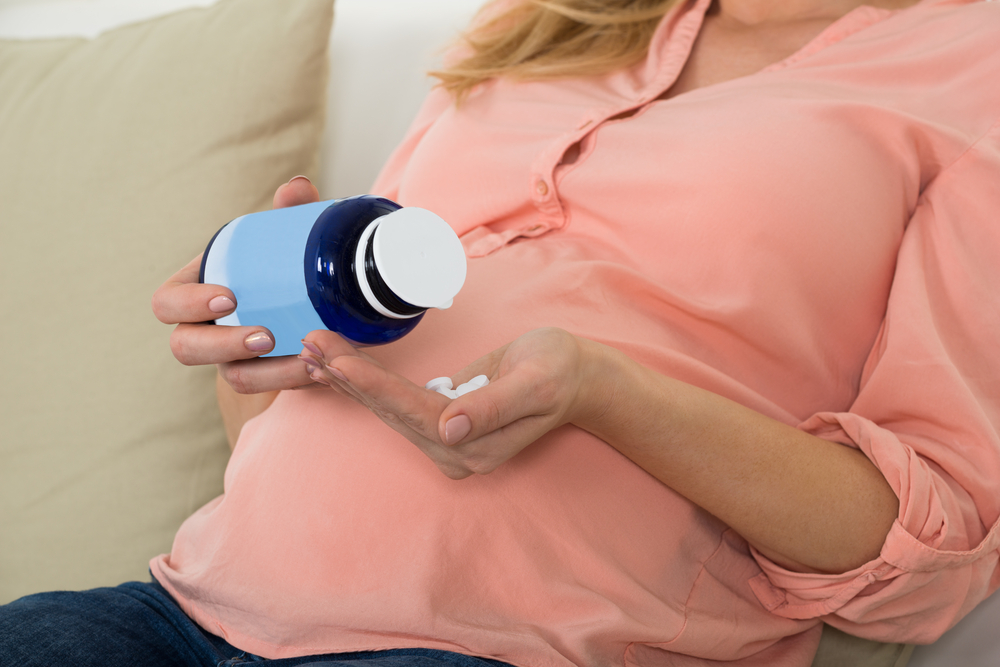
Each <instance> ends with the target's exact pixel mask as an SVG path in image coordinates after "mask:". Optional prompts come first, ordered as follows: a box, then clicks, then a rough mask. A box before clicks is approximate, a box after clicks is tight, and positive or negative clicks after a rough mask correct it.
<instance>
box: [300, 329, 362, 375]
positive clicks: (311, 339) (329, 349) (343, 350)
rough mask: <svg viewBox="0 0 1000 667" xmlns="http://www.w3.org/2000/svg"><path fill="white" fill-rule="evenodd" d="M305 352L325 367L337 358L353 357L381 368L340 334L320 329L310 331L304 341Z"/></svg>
mask: <svg viewBox="0 0 1000 667" xmlns="http://www.w3.org/2000/svg"><path fill="white" fill-rule="evenodd" d="M302 345H303V348H304V350H303V351H304V352H308V353H309V354H312V355H313V356H315V357H316V358H317V359H319V360H320V361H322V362H323V365H324V366H325V365H326V364H328V363H330V362H331V361H333V360H334V359H336V358H337V357H344V356H351V357H358V358H360V359H364V360H365V361H368V362H369V363H372V364H375V365H376V366H381V364H380V363H379V362H378V361H376V360H375V359H374V358H372V357H371V356H370V355H368V354H366V353H365V352H362V351H361V350H359V349H358V348H356V347H354V345H352V344H351V343H350V342H349V341H348V340H346V339H345V338H344V337H343V336H341V335H340V334H338V333H336V332H333V331H328V330H325V329H319V330H317V331H310V332H309V333H308V334H307V335H306V337H305V338H304V339H303V340H302Z"/></svg>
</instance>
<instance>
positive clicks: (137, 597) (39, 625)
mask: <svg viewBox="0 0 1000 667" xmlns="http://www.w3.org/2000/svg"><path fill="white" fill-rule="evenodd" d="M257 663H260V664H261V667H265V665H266V666H267V667H307V666H308V667H509V665H506V663H502V662H498V661H495V660H487V659H480V658H474V657H470V656H466V655H461V654H459V653H450V652H448V651H438V650H434V649H394V650H390V651H372V652H363V653H340V654H327V655H317V656H306V657H301V658H283V659H281V660H266V659H264V658H261V657H259V656H256V655H252V654H249V653H244V652H243V651H240V650H239V649H238V648H236V647H234V646H232V645H231V644H229V643H228V642H226V641H225V640H224V639H222V638H221V637H216V636H215V635H212V634H209V633H207V632H205V631H204V630H202V629H201V628H200V627H199V626H198V625H197V624H196V623H195V622H194V621H192V620H191V619H190V618H188V617H187V615H185V614H184V612H183V611H181V609H180V607H178V606H177V604H176V603H175V602H174V600H173V599H172V598H171V597H170V595H169V594H168V593H167V592H166V590H164V589H163V587H162V586H160V585H159V584H158V583H156V582H155V581H154V582H152V583H140V582H129V583H127V584H122V585H121V586H117V587H115V588H96V589H94V590H90V591H78V592H71V591H59V592H54V593H39V594H37V595H29V596H27V597H23V598H21V599H20V600H15V601H14V602H11V603H10V604H7V605H3V606H0V667H42V666H44V667H70V666H72V667H233V666H235V665H243V664H246V665H248V666H249V665H251V664H252V665H254V667H256V664H257Z"/></svg>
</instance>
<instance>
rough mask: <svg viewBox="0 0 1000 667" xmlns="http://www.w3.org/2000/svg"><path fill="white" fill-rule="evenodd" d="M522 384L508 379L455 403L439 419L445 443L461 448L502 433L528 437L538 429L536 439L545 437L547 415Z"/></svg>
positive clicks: (458, 399) (457, 399) (491, 384)
mask: <svg viewBox="0 0 1000 667" xmlns="http://www.w3.org/2000/svg"><path fill="white" fill-rule="evenodd" d="M518 384H519V383H517V382H516V380H514V379H513V378H510V377H505V378H501V379H500V380H498V381H495V382H492V383H490V384H488V385H486V386H485V387H483V388H482V389H477V390H476V391H472V392H469V393H468V394H464V395H462V396H459V397H458V398H456V399H455V400H453V401H452V402H451V404H450V405H448V407H446V408H445V409H444V411H443V412H442V413H441V417H440V418H439V419H438V435H439V436H440V438H441V441H442V442H443V443H445V444H446V445H457V444H460V443H462V442H471V441H472V440H477V439H479V438H483V437H486V436H494V435H499V434H501V433H503V434H504V435H510V436H512V437H527V436H530V435H531V433H532V432H533V431H535V430H537V431H538V433H537V435H535V437H536V438H537V437H539V436H541V435H542V434H544V433H545V431H546V430H548V428H545V427H544V426H543V422H545V421H547V420H545V419H544V418H545V417H546V416H547V415H546V412H545V411H544V410H540V409H539V406H538V405H537V404H535V403H534V402H533V401H531V400H529V397H530V396H531V394H530V393H529V392H526V391H521V390H520V388H519V387H517V386H516V385H518Z"/></svg>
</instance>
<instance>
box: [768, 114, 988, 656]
mask: <svg viewBox="0 0 1000 667" xmlns="http://www.w3.org/2000/svg"><path fill="white" fill-rule="evenodd" d="M998 290H1000V124H998V125H994V126H993V128H992V129H991V130H990V132H989V133H988V134H987V135H986V136H984V137H983V138H981V139H980V140H979V141H978V142H976V143H975V144H974V145H973V146H972V147H971V148H970V149H969V150H968V151H966V152H965V153H964V154H962V156H961V157H959V158H958V159H957V160H956V161H955V162H954V163H952V164H951V165H949V166H948V167H946V168H945V169H944V170H943V171H942V172H941V173H939V175H938V176H937V178H935V179H934V180H933V181H932V182H931V183H930V184H929V185H928V186H927V187H926V189H925V190H924V192H923V194H922V196H921V198H920V201H919V203H918V206H917V207H916V210H915V211H914V214H913V217H912V218H911V220H910V223H909V226H908V227H907V230H906V232H905V234H904V237H903V242H902V245H901V247H900V250H899V258H898V263H897V265H896V273H895V279H894V281H893V286H892V291H891V294H890V297H889V303H888V308H887V311H886V318H885V322H884V323H883V326H882V330H881V331H880V333H879V336H878V339H877V341H876V343H875V345H874V347H873V349H872V352H871V355H870V357H869V359H868V361H867V364H866V366H865V369H864V373H863V375H862V379H861V386H860V393H859V395H858V398H857V401H856V402H855V403H854V405H853V406H852V408H851V410H850V412H847V413H821V414H817V415H814V416H813V417H811V418H810V419H808V420H807V421H805V422H804V423H803V424H801V426H800V428H802V429H804V430H806V431H808V432H810V433H813V434H815V435H817V436H819V437H822V438H825V439H828V440H832V441H836V442H840V443H844V444H847V445H850V446H854V447H858V448H859V449H860V450H861V451H863V452H864V453H865V454H866V455H867V456H868V458H869V459H871V460H872V462H874V463H875V465H876V466H878V468H879V469H880V470H881V472H882V473H883V474H884V475H885V477H886V479H887V480H888V481H889V484H890V485H891V486H892V488H893V490H894V491H895V492H896V494H897V496H898V497H899V500H900V508H899V517H898V518H897V520H896V522H895V524H894V525H893V526H892V529H891V530H890V532H889V534H888V536H887V538H886V541H885V544H884V545H883V547H882V551H881V554H880V556H879V557H878V558H877V559H876V560H874V561H872V562H870V563H867V564H865V565H864V566H862V567H860V568H858V569H856V570H853V571H851V572H846V573H843V574H837V575H815V574H801V573H795V572H790V571H788V570H785V569H783V568H781V567H779V566H777V565H776V564H775V563H773V562H771V561H769V560H768V559H767V558H765V557H763V556H762V555H761V554H759V553H755V554H754V556H755V558H756V559H757V561H758V563H759V564H760V566H761V568H762V569H763V574H761V575H758V576H757V577H756V578H755V579H753V580H752V581H751V585H752V586H753V588H754V591H755V593H756V594H757V596H758V598H759V599H760V600H761V602H763V603H764V604H765V606H767V607H768V608H769V609H770V610H771V611H772V612H773V613H775V614H777V615H779V616H784V617H788V618H797V619H805V618H823V620H824V621H826V622H828V623H830V624H831V625H833V626H835V627H838V628H840V629H842V630H844V631H846V632H849V633H851V634H855V635H859V636H863V637H867V638H870V639H876V640H882V641H893V642H900V641H902V642H909V643H928V642H931V641H934V640H935V639H937V638H938V637H939V636H940V635H941V634H942V633H943V632H945V631H946V630H947V629H949V628H950V627H951V626H953V625H954V624H955V623H957V622H958V620H959V619H961V617H962V616H964V615H965V614H966V613H968V612H969V611H970V610H971V609H972V608H973V607H974V606H975V605H976V604H978V603H979V602H980V601H982V600H983V599H985V597H986V596H987V595H989V594H990V593H991V592H992V591H993V590H995V589H996V588H997V587H998V586H1000V568H998V560H1000V553H998V548H1000V521H998V519H1000V436H998V431H1000V305H998V297H997V295H998V293H1000V292H998Z"/></svg>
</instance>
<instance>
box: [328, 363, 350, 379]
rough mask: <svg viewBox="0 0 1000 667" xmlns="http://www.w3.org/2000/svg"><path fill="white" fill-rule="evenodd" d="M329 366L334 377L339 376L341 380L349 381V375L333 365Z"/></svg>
mask: <svg viewBox="0 0 1000 667" xmlns="http://www.w3.org/2000/svg"><path fill="white" fill-rule="evenodd" d="M327 368H328V369H329V370H330V373H331V374H332V375H333V377H335V378H337V379H338V380H340V381H341V382H348V379H347V376H345V375H344V374H343V373H341V372H340V371H338V370H337V369H336V368H334V367H333V366H327Z"/></svg>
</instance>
